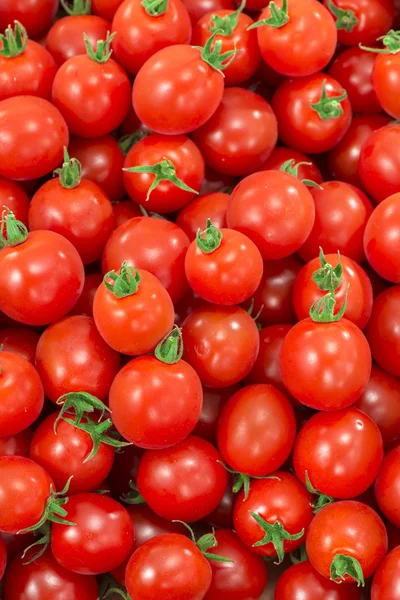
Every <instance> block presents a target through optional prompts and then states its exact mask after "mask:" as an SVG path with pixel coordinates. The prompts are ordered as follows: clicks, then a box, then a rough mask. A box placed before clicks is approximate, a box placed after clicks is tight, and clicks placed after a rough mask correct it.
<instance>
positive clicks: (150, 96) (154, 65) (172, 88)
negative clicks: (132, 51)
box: [132, 44, 224, 135]
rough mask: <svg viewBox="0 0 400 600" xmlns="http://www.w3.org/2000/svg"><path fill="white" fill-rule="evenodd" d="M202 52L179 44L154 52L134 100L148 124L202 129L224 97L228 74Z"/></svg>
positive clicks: (159, 129)
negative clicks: (211, 65) (203, 56)
mask: <svg viewBox="0 0 400 600" xmlns="http://www.w3.org/2000/svg"><path fill="white" fill-rule="evenodd" d="M200 54H201V53H200V50H198V49H196V48H194V47H192V46H184V45H182V44H177V45H175V46H169V47H167V48H163V50H159V51H158V52H156V54H153V56H152V57H151V58H149V59H148V61H147V62H146V63H145V65H143V67H142V68H141V69H140V71H139V73H138V74H137V76H136V79H135V82H134V84H133V90H132V100H133V108H134V110H135V112H136V114H137V116H138V117H139V119H140V120H141V122H142V123H144V124H145V125H146V127H148V128H149V129H151V130H152V131H155V132H156V133H164V134H169V135H181V134H184V133H189V132H190V131H194V130H195V129H198V128H199V127H201V125H203V124H204V123H205V122H206V121H208V119H209V118H210V117H211V116H212V115H213V114H214V113H215V111H216V110H217V108H218V106H219V104H220V102H221V100H222V95H223V91H224V78H223V75H222V73H221V72H220V71H216V70H215V69H213V68H212V67H210V66H209V65H208V64H207V63H205V62H204V61H203V59H202V58H201V56H200ZM150 90H151V92H150ZM194 90H195V93H194Z"/></svg>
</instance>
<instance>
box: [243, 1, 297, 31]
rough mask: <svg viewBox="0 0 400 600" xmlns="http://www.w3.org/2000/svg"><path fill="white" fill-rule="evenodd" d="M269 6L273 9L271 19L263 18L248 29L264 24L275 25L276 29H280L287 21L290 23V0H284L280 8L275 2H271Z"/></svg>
mask: <svg viewBox="0 0 400 600" xmlns="http://www.w3.org/2000/svg"><path fill="white" fill-rule="evenodd" d="M268 8H269V10H270V11H271V16H270V17H269V19H262V20H261V21H257V22H256V23H253V25H250V27H248V28H247V30H248V31H249V30H250V29H255V28H256V27H263V26H264V25H268V26H269V27H274V29H280V28H281V27H283V26H284V25H286V23H289V21H290V17H289V14H288V0H283V3H282V8H278V7H277V6H276V4H275V2H270V3H269V4H268Z"/></svg>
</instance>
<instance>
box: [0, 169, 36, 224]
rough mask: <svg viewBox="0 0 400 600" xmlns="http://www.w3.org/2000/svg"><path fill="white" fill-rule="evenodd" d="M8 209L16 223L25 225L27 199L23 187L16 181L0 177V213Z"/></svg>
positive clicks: (26, 220) (26, 219)
mask: <svg viewBox="0 0 400 600" xmlns="http://www.w3.org/2000/svg"><path fill="white" fill-rule="evenodd" d="M5 208H9V209H10V210H11V212H13V213H14V215H15V218H16V219H18V221H21V222H22V223H24V225H27V223H28V208H29V198H28V195H27V194H26V192H25V191H24V189H23V187H22V186H21V185H19V184H18V183H17V182H16V181H11V179H6V178H5V177H0V212H1V213H3V210H4V209H5Z"/></svg>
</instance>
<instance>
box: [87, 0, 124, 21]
mask: <svg viewBox="0 0 400 600" xmlns="http://www.w3.org/2000/svg"><path fill="white" fill-rule="evenodd" d="M123 1H124V0H92V2H91V11H92V12H93V14H94V15H98V16H99V17H103V19H107V21H112V19H113V17H114V15H115V13H116V11H117V8H118V7H119V6H120V5H121V4H122V2H123Z"/></svg>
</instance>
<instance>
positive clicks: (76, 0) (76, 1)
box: [60, 0, 91, 17]
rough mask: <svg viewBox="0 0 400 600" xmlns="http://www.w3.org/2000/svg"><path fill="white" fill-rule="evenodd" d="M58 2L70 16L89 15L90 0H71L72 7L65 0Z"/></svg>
mask: <svg viewBox="0 0 400 600" xmlns="http://www.w3.org/2000/svg"><path fill="white" fill-rule="evenodd" d="M60 4H61V6H62V7H63V9H64V10H65V12H66V13H67V15H69V16H70V17H77V16H81V15H90V5H91V0H72V7H71V6H70V5H69V2H67V0H60Z"/></svg>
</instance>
